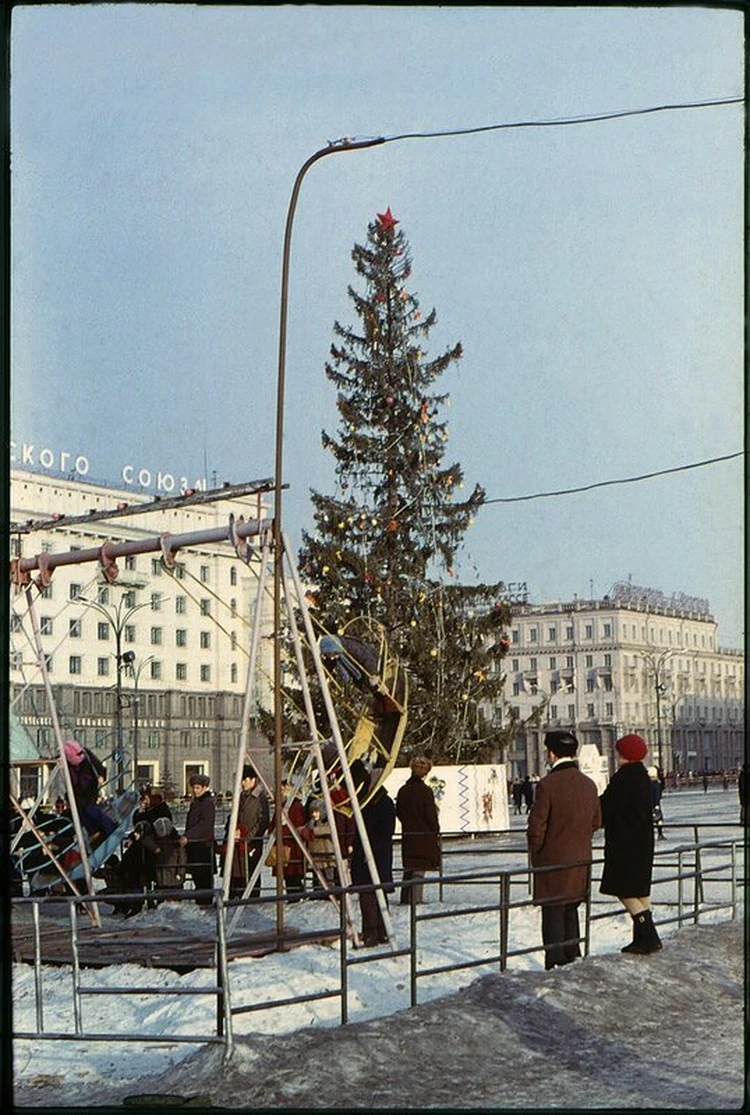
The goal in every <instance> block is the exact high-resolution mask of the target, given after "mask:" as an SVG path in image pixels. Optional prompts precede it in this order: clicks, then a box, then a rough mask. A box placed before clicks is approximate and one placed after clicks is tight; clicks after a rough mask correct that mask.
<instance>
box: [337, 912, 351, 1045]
mask: <svg viewBox="0 0 750 1115" xmlns="http://www.w3.org/2000/svg"><path fill="white" fill-rule="evenodd" d="M339 959H340V964H341V1025H342V1026H346V1024H347V1022H348V1021H349V977H348V973H347V969H346V902H345V901H344V895H343V894H340V895H339Z"/></svg>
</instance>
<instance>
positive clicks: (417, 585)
mask: <svg viewBox="0 0 750 1115" xmlns="http://www.w3.org/2000/svg"><path fill="white" fill-rule="evenodd" d="M398 224H399V222H398V221H397V220H396V219H395V218H394V217H393V215H392V213H391V211H390V208H388V209H387V210H386V212H385V213H380V214H378V215H377V220H375V221H373V222H372V223H371V224H370V225H369V226H368V231H367V241H366V243H365V244H363V245H359V244H358V245H355V247H354V249H353V251H352V258H353V260H354V265H355V269H356V272H357V275H358V277H359V279H360V280H361V283H360V289H359V290H356V289H355V288H354V287H353V286H350V287H349V296H350V298H351V301H352V304H353V307H354V311H355V314H356V318H357V319H358V320H357V324H356V325H351V326H347V327H345V326H343V325H341V324H339V322H336V323H335V324H334V335H335V341H334V344H333V345H332V347H331V352H330V360H329V362H328V363H327V364H326V366H325V372H326V375H327V376H328V378H329V380H331V382H332V383H333V384H334V385H335V387H336V389H337V392H338V395H337V400H336V405H337V408H338V412H339V425H338V431H337V432H336V434H335V435H333V434H330V433H328V432H326V431H324V432H323V444H324V445H325V446H326V448H328V449H329V450H330V451H331V453H332V454H333V457H334V460H335V473H336V480H337V485H336V491H335V494H333V495H322V494H321V493H319V492H313V493H312V501H313V506H314V518H315V529H314V532H312V533H308V532H305V533H304V535H303V544H302V550H301V554H300V562H299V564H300V568H301V570H302V573H303V576H304V577H305V578H306V580H307V581H308V582H309V583H310V584H312V585H314V586H315V588H314V596H315V604H316V608H315V616H316V619H317V621H318V623H319V625H320V630H321V631H326V632H329V633H332V634H336V633H341V632H343V631H345V630H348V629H349V628H350V625H351V622H352V620H353V619H354V618H355V617H364V619H366V620H367V621H369V622H370V623H371V624H374V625H382V628H383V629H384V630H385V633H386V638H387V639H388V641H389V644H390V645H391V646H392V647H393V649H394V650H395V651H397V652H398V653H399V654H400V655H401V656H402V658H403V660H404V661H405V662H406V664H407V667H408V671H409V675H410V698H409V723H408V728H407V733H406V738H405V741H404V745H405V747H406V749H407V750H408V751H414V750H417V749H418V750H420V751H425V752H426V753H427V754H428V755H429V756H430V757H431V758H432V759H433V761H444V762H457V761H459V760H460V761H464V762H466V761H472V760H477V759H481V758H486V757H487V756H488V755H490V754H492V753H493V752H495V751H496V750H497V747H498V745H500V746H502V740H500V739H498V738H496V737H495V736H494V735H493V729H492V718H491V716H490V717H489V718H486V717H487V710H488V709H489V708H490V706H491V703H492V701H493V700H494V699H495V698H496V697H497V696H498V694H499V693H500V690H501V687H502V675H501V670H500V660H501V658H502V657H503V655H504V654H505V651H506V650H507V639H506V638H505V636H504V633H503V631H504V626H505V625H506V624H507V622H508V618H509V611H508V608H507V606H506V605H504V604H503V603H501V602H500V600H499V594H500V591H501V585H500V584H498V585H477V586H465V585H459V584H457V583H455V581H454V579H453V578H454V576H455V574H454V561H455V559H456V555H457V553H458V551H459V549H460V548H461V545H462V543H463V539H464V535H465V533H466V531H467V529H468V527H469V526H470V524H471V522H472V519H473V517H474V515H475V514H476V512H477V511H478V509H479V508H480V507H481V506H482V503H483V501H484V498H485V493H484V490H483V488H481V487H480V486H479V485H478V484H477V485H476V486H475V487H474V488H473V490H472V491H471V493H470V494H469V495H468V497H467V498H457V497H458V496H459V493H460V492H461V489H462V488H463V472H462V469H461V467H460V465H459V464H457V463H455V462H452V463H446V462H445V453H446V442H447V437H448V434H447V424H446V422H445V420H444V419H443V417H442V412H443V409H444V407H445V405H446V403H447V401H448V396H447V395H446V394H440V393H438V392H437V391H436V383H437V381H438V379H439V378H440V376H441V375H442V374H443V372H445V370H446V369H447V368H449V367H450V366H451V365H452V364H454V363H455V362H456V361H458V360H459V359H460V357H461V355H462V350H461V345H460V344H456V345H454V346H453V347H451V348H449V349H447V350H446V351H444V352H442V353H441V354H440V355H437V356H434V357H430V356H428V353H427V342H428V338H429V334H430V331H431V329H432V328H433V326H434V325H435V322H436V314H435V310H434V309H433V310H432V311H431V312H430V313H429V314H426V315H424V316H423V315H422V313H421V311H420V309H419V301H418V299H417V297H416V295H415V293H414V292H413V290H412V289H411V284H410V283H409V279H410V276H411V260H410V257H409V251H408V245H407V242H406V240H405V238H404V234H403V232H402V231H400V230H397V228H396V226H397V225H398ZM483 713H484V715H483Z"/></svg>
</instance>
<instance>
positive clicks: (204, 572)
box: [201, 565, 209, 585]
mask: <svg viewBox="0 0 750 1115" xmlns="http://www.w3.org/2000/svg"><path fill="white" fill-rule="evenodd" d="M208 575H209V568H208V566H207V565H202V566H201V583H202V584H204V585H205V584H208Z"/></svg>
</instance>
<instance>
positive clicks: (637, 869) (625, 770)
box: [599, 735, 662, 953]
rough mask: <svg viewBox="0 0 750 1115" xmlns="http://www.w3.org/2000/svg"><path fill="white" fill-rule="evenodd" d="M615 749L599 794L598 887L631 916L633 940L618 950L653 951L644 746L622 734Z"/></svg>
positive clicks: (651, 839)
mask: <svg viewBox="0 0 750 1115" xmlns="http://www.w3.org/2000/svg"><path fill="white" fill-rule="evenodd" d="M615 748H616V750H617V753H618V758H619V765H618V769H617V771H616V772H615V774H613V776H612V778H611V779H610V782H609V785H608V786H607V788H606V790H605V791H604V793H603V794H602V796H601V806H602V822H603V824H604V869H603V871H602V881H601V885H600V887H599V889H600V891H601V893H602V894H612V895H615V897H617V898H619V900H620V902H622V904H623V906H624V907H625V909H626V910H627V911H628V913H629V914H630V916H631V917H632V919H633V940H632V941H631V943H630V944H629V945H626V946H625V948H624V949H622V952H625V953H649V952H657V951H658V950H659V949H660V948H661V947H662V945H661V941H660V940H659V934H658V933H657V932H656V927H655V925H654V922H653V917H652V914H651V898H650V894H651V872H652V868H653V863H654V825H653V807H652V803H651V779H650V778H649V775H648V771H647V770H646V768H645V766H644V765H643V759H645V757H646V752H647V750H648V747H647V745H646V742H645V740H643V739H641V737H640V736H636V735H627V736H623V737H622V739H619V740H618V741H617V743H616V744H615Z"/></svg>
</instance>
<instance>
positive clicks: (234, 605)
mask: <svg viewBox="0 0 750 1115" xmlns="http://www.w3.org/2000/svg"><path fill="white" fill-rule="evenodd" d="M229 610H230V612H231V613H232V616H233V617H234V616H236V615H237V601H236V600H235V598H234V597H232V599H231V600H230V601H229Z"/></svg>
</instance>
